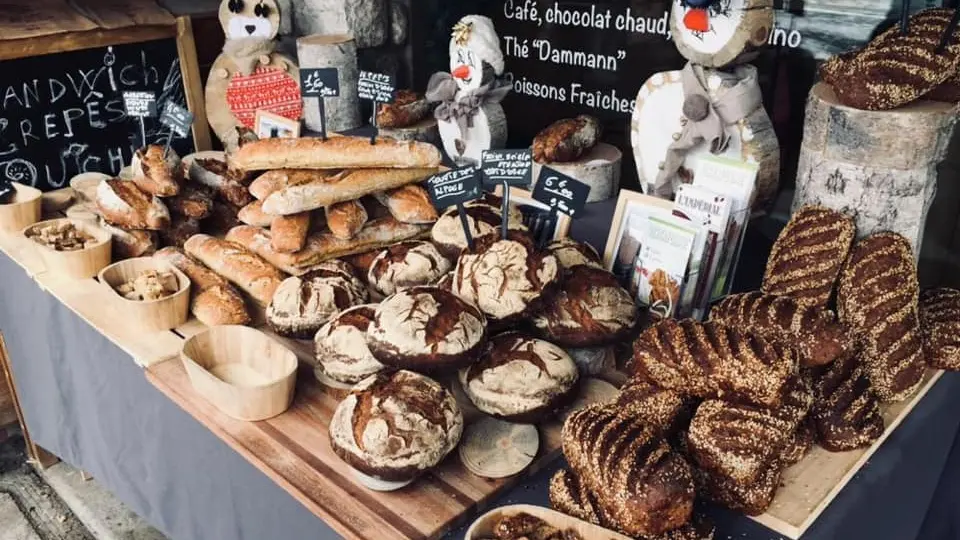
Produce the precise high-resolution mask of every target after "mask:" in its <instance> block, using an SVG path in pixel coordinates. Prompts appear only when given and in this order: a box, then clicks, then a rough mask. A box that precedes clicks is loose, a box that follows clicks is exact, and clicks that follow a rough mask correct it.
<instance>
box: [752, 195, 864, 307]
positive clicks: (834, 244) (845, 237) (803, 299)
mask: <svg viewBox="0 0 960 540" xmlns="http://www.w3.org/2000/svg"><path fill="white" fill-rule="evenodd" d="M855 233H856V225H855V224H854V222H853V219H851V218H849V217H847V216H845V215H843V214H841V213H839V212H837V211H835V210H831V209H829V208H824V207H822V206H804V207H802V208H800V209H799V210H797V211H796V213H794V214H793V216H792V217H791V218H790V221H789V222H788V223H787V226H786V227H784V229H783V230H782V231H781V232H780V236H778V237H777V241H776V242H774V244H773V248H772V249H771V250H770V257H769V258H768V259H767V269H766V272H765V273H764V275H763V286H762V287H761V289H762V290H763V292H765V293H767V294H773V295H777V296H789V297H791V298H794V299H796V301H797V303H799V304H800V305H802V306H813V307H826V305H827V302H828V301H829V300H830V294H831V293H832V292H833V287H834V284H836V282H837V276H839V274H840V266H841V265H842V264H843V260H844V258H846V256H847V253H848V252H849V251H850V246H851V244H852V243H853V238H854V234H855Z"/></svg>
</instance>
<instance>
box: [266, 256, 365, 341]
mask: <svg viewBox="0 0 960 540" xmlns="http://www.w3.org/2000/svg"><path fill="white" fill-rule="evenodd" d="M367 300H368V296H367V288H366V287H365V286H364V285H363V283H361V282H360V280H359V279H357V277H356V275H355V274H354V273H353V267H351V266H350V265H349V264H347V263H345V262H343V261H327V262H325V263H323V264H321V265H319V266H317V267H316V268H315V269H313V270H311V271H310V272H307V273H306V274H304V275H302V276H300V277H297V276H294V277H289V278H287V279H285V280H283V283H281V284H280V286H279V287H277V291H276V292H275V293H274V294H273V299H272V300H271V301H270V305H269V306H267V312H266V314H267V323H268V324H269V325H270V328H272V329H273V331H274V332H276V333H277V334H279V335H281V336H284V337H288V338H293V339H313V337H314V336H315V335H316V333H317V331H318V330H320V327H321V326H323V325H324V324H326V323H327V321H329V320H330V318H331V317H334V316H335V315H337V314H338V313H340V312H341V311H343V310H345V309H347V308H350V307H353V306H356V305H359V304H363V303H366V302H367Z"/></svg>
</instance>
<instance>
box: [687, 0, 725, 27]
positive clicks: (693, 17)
mask: <svg viewBox="0 0 960 540" xmlns="http://www.w3.org/2000/svg"><path fill="white" fill-rule="evenodd" d="M717 3H719V0H683V2H682V5H683V6H685V7H686V8H687V13H686V14H685V15H684V16H683V25H684V26H685V27H686V28H687V29H688V30H691V31H693V32H708V31H710V11H709V7H710V6H711V5H713V4H717Z"/></svg>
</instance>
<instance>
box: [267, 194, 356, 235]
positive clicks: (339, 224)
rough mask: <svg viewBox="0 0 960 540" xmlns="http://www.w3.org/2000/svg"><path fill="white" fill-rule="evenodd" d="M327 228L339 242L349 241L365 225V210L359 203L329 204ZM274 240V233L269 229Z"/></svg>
mask: <svg viewBox="0 0 960 540" xmlns="http://www.w3.org/2000/svg"><path fill="white" fill-rule="evenodd" d="M326 216H327V228H329V229H330V234H332V235H333V236H335V237H337V238H339V239H340V240H349V239H351V238H353V237H354V236H356V235H357V233H358V232H360V229H362V228H363V226H364V225H366V223H367V219H368V218H369V216H367V209H366V208H364V207H363V205H362V204H360V201H345V202H340V203H337V204H331V205H330V206H328V207H327V208H326ZM270 232H271V233H273V235H274V238H276V234H277V233H276V231H275V230H273V227H271V228H270Z"/></svg>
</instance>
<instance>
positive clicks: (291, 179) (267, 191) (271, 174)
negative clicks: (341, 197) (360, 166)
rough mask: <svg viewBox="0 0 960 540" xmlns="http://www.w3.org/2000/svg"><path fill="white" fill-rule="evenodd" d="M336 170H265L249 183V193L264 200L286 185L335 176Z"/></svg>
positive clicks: (296, 184)
mask: <svg viewBox="0 0 960 540" xmlns="http://www.w3.org/2000/svg"><path fill="white" fill-rule="evenodd" d="M339 172H340V171H337V170H311V169H276V170H273V171H267V172H265V173H263V174H261V175H260V176H258V177H257V179H256V180H254V181H253V183H252V184H250V188H249V190H250V194H251V195H253V196H254V197H255V198H256V199H257V200H260V201H263V200H266V198H267V197H269V196H270V195H271V194H272V193H273V192H275V191H279V190H280V189H283V188H285V187H287V186H299V185H300V184H308V183H310V182H313V181H319V180H323V179H324V178H329V177H331V176H336V175H337V174H338V173H339Z"/></svg>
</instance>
